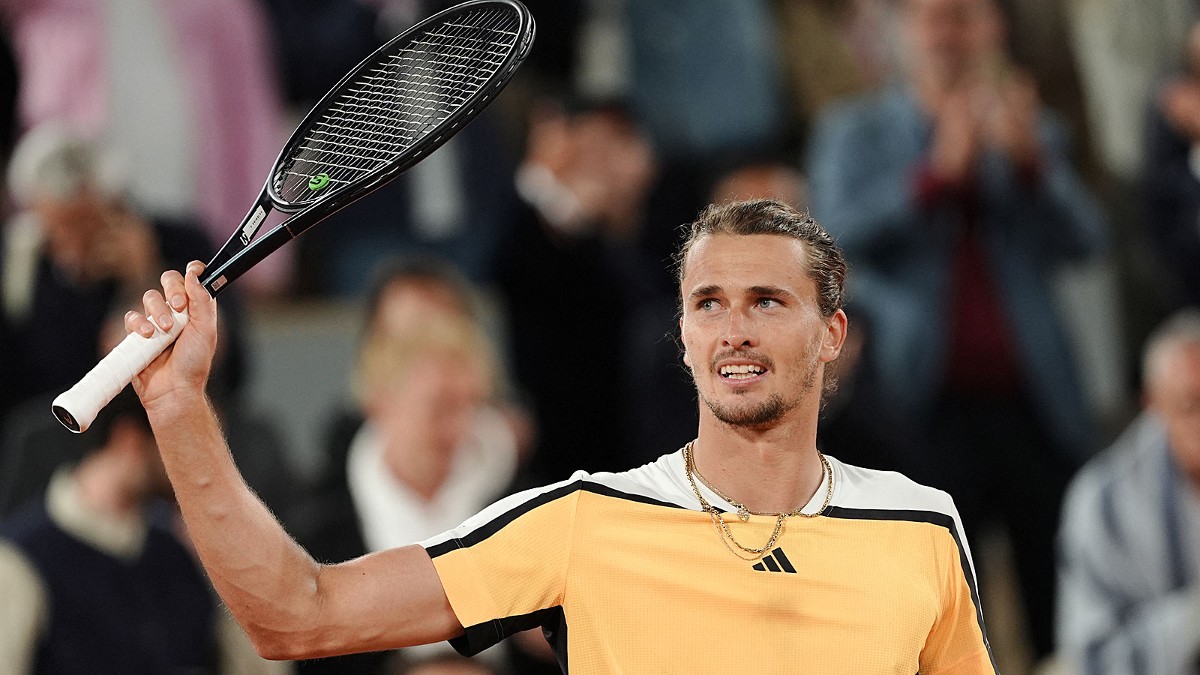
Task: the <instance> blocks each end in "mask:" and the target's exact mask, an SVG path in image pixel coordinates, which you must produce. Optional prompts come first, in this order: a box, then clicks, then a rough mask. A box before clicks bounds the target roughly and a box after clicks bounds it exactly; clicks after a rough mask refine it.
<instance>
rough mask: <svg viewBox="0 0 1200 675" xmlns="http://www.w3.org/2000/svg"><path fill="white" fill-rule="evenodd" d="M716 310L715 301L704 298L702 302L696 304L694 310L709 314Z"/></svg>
mask: <svg viewBox="0 0 1200 675" xmlns="http://www.w3.org/2000/svg"><path fill="white" fill-rule="evenodd" d="M716 308H717V301H716V300H713V299H712V298H705V299H704V300H701V301H700V302H697V303H696V309H699V310H700V311H702V312H710V311H712V310H714V309H716Z"/></svg>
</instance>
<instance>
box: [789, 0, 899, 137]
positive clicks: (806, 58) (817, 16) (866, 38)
mask: <svg viewBox="0 0 1200 675" xmlns="http://www.w3.org/2000/svg"><path fill="white" fill-rule="evenodd" d="M773 4H774V6H775V14H776V16H777V20H778V26H779V28H778V31H779V52H780V57H781V59H782V67H783V72H784V73H785V75H786V81H787V83H788V86H787V92H788V94H789V103H790V106H791V108H792V118H793V119H794V122H795V123H796V124H797V126H798V127H799V128H801V129H805V130H807V129H809V128H810V127H811V126H812V124H813V122H814V121H815V120H816V118H817V116H818V115H819V114H820V112H821V111H822V110H823V109H824V108H825V106H827V105H829V104H830V103H833V102H835V101H837V100H838V99H841V98H845V97H847V96H852V95H855V94H860V93H863V92H865V91H868V90H871V89H874V88H876V87H878V86H881V85H882V84H883V83H884V81H885V80H886V79H887V77H888V76H890V75H891V74H892V69H893V67H894V66H893V64H892V59H891V53H890V47H891V40H890V39H889V38H890V35H889V29H888V26H889V25H890V23H891V19H892V17H891V16H890V14H891V12H890V5H891V3H890V2H889V0H775V1H774V2H773ZM805 137H807V134H801V138H799V139H796V140H799V141H801V142H802V141H803V139H804V138H805Z"/></svg>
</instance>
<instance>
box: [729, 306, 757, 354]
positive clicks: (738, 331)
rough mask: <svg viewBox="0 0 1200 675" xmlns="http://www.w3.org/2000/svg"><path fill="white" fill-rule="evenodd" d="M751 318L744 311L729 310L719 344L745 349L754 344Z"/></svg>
mask: <svg viewBox="0 0 1200 675" xmlns="http://www.w3.org/2000/svg"><path fill="white" fill-rule="evenodd" d="M755 343H756V340H755V338H754V330H753V320H752V319H751V317H749V316H748V315H747V314H746V313H745V312H742V311H731V312H729V321H728V322H727V323H726V324H725V335H724V336H722V338H721V346H723V347H727V348H730V349H746V348H749V347H753V346H755Z"/></svg>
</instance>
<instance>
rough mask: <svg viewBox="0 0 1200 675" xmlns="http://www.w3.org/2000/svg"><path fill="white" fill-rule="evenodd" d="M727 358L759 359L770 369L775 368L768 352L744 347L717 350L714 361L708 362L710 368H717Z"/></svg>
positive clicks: (759, 361) (758, 360)
mask: <svg viewBox="0 0 1200 675" xmlns="http://www.w3.org/2000/svg"><path fill="white" fill-rule="evenodd" d="M726 359H745V360H747V361H757V362H758V363H761V364H763V365H764V366H766V367H767V369H768V370H774V369H775V361H773V360H772V359H771V357H769V356H767V355H766V354H762V353H760V352H756V351H750V350H743V349H726V350H725V351H723V352H717V353H716V354H714V355H713V357H712V361H711V362H710V363H709V364H708V366H709V369H711V370H716V369H717V364H718V363H720V362H721V361H724V360H726Z"/></svg>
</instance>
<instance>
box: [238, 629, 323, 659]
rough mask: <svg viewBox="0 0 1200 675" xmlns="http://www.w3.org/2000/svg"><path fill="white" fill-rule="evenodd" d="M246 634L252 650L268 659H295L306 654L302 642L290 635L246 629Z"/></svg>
mask: <svg viewBox="0 0 1200 675" xmlns="http://www.w3.org/2000/svg"><path fill="white" fill-rule="evenodd" d="M246 636H247V637H248V638H250V644H251V645H253V647H254V651H255V652H257V653H258V655H259V656H261V657H262V658H264V659H267V660H268V661H295V660H299V659H303V658H306V657H307V656H308V654H307V653H306V649H305V648H304V645H303V642H302V641H301V640H299V639H296V637H295V636H292V635H287V634H283V633H279V632H277V631H267V630H261V629H260V630H254V629H247V630H246Z"/></svg>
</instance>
